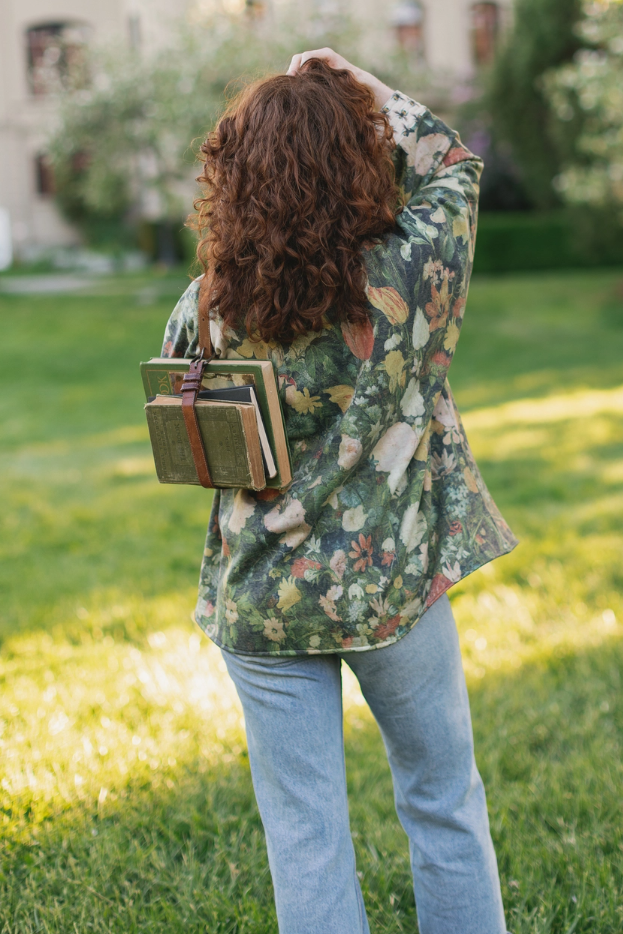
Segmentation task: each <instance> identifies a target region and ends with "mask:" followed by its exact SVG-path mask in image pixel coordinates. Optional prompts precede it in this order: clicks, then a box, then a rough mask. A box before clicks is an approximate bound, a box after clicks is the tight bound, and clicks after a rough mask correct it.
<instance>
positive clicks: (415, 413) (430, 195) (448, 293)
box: [292, 92, 482, 524]
mask: <svg viewBox="0 0 623 934" xmlns="http://www.w3.org/2000/svg"><path fill="white" fill-rule="evenodd" d="M384 111H385V112H386V113H387V115H388V117H389V120H390V122H391V124H392V126H393V128H394V137H395V142H396V152H395V156H394V158H395V164H396V169H397V178H398V182H399V185H400V187H401V191H402V192H403V201H404V208H403V210H402V211H401V213H400V214H399V215H398V217H397V222H396V228H395V231H394V232H393V233H392V234H390V236H389V237H388V238H387V239H386V240H385V241H384V242H382V243H379V244H377V245H376V246H374V247H373V248H372V249H371V250H370V251H369V252H368V254H367V257H366V267H367V271H368V299H369V302H370V305H371V306H372V307H371V309H370V311H371V320H370V325H369V329H368V331H367V333H366V332H365V329H363V332H362V331H360V332H358V333H353V332H352V330H350V329H349V327H348V326H347V327H346V330H345V331H344V328H343V331H344V336H345V338H346V341H347V343H348V344H349V346H350V348H351V350H352V351H353V353H355V355H356V356H359V357H360V359H362V360H363V361H364V362H363V363H362V365H361V367H360V369H359V375H358V378H357V385H356V386H355V391H354V394H353V398H352V402H351V404H350V405H349V407H348V408H347V409H346V411H345V413H344V416H343V418H342V420H341V424H340V429H339V431H338V432H337V434H336V433H334V434H333V435H332V437H325V438H322V439H319V445H318V447H319V450H318V451H317V452H316V453H315V456H314V457H312V458H309V459H308V460H307V464H308V465H309V467H308V471H307V473H306V476H299V477H297V480H296V481H295V484H294V486H295V489H294V490H293V492H292V495H295V494H297V495H298V500H299V503H300V504H301V507H302V508H303V510H304V512H305V514H306V515H309V517H310V518H311V519H312V520H313V521H315V519H316V518H317V516H318V512H319V510H320V509H321V508H322V507H323V506H324V505H325V504H326V503H327V502H329V503H331V504H332V505H334V508H335V504H336V502H337V499H336V497H337V496H338V495H340V491H341V490H342V488H343V486H344V483H345V481H346V480H347V479H348V478H349V476H350V474H351V473H352V471H353V470H354V469H355V468H356V469H357V472H358V473H359V474H361V472H362V471H363V472H364V473H365V472H370V473H371V474H373V475H376V476H377V477H378V479H379V481H380V478H381V477H380V476H379V474H380V475H381V476H384V477H385V479H386V481H387V484H388V487H389V491H390V493H391V494H392V495H393V494H394V493H396V492H397V491H398V492H399V491H400V486H401V483H402V482H403V480H402V478H403V477H404V475H405V472H406V471H407V469H408V466H409V464H410V463H411V462H412V460H413V459H414V458H415V460H416V461H420V462H422V461H426V460H427V459H428V455H429V437H430V430H429V429H430V426H431V421H432V419H433V415H434V412H435V408H436V406H437V404H438V402H440V396H441V393H442V389H443V388H444V384H445V382H446V375H447V372H448V368H449V366H450V363H451V360H452V357H453V355H454V351H455V348H456V344H457V341H458V338H459V334H460V330H461V325H462V321H463V311H464V308H465V300H466V296H467V288H468V284H469V277H470V273H471V267H472V260H473V250H474V240H475V234H476V215H477V199H478V180H479V177H480V173H481V171H482V162H481V160H480V159H479V158H478V157H477V156H474V155H473V154H472V153H470V152H469V151H468V150H467V149H466V148H465V147H464V146H463V145H462V143H461V141H460V139H459V136H458V134H457V133H456V132H455V131H454V130H451V129H450V128H449V127H447V126H446V125H445V124H444V123H443V122H442V121H441V120H439V119H438V118H437V117H435V116H433V114H431V112H430V111H429V110H427V109H426V108H425V107H423V106H422V105H421V104H417V103H416V102H415V101H412V100H410V99H409V98H407V97H405V96H404V95H402V94H400V93H398V92H397V93H395V94H394V95H393V96H392V98H391V99H390V101H388V103H387V105H386V106H385V108H384ZM440 404H441V403H440ZM364 464H365V467H364ZM422 466H423V465H422ZM320 477H322V482H320V481H319V478H320ZM327 492H328V493H329V496H328V498H327ZM321 495H322V496H323V498H322V499H321V498H320V497H321ZM344 495H346V494H345V493H344V494H343V495H342V498H343V496H344ZM307 521H309V520H307ZM312 524H313V522H312Z"/></svg>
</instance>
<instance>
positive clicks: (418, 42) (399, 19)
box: [391, 0, 424, 56]
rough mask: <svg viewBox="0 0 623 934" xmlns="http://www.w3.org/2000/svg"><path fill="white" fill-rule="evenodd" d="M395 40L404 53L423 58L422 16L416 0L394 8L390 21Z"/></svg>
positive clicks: (405, 0) (406, 0)
mask: <svg viewBox="0 0 623 934" xmlns="http://www.w3.org/2000/svg"><path fill="white" fill-rule="evenodd" d="M391 23H392V26H393V27H394V31H395V34H396V40H397V42H398V45H399V46H400V48H401V49H404V50H405V52H410V53H412V54H415V55H418V56H423V54H424V34H423V24H424V14H423V12H422V7H421V6H420V4H419V3H417V2H416V0H404V2H403V3H400V4H399V5H398V6H397V7H395V8H394V11H393V13H392V19H391Z"/></svg>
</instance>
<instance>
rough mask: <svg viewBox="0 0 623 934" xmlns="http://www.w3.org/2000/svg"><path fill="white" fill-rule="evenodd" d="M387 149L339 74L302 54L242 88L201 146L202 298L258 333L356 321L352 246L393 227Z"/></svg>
mask: <svg viewBox="0 0 623 934" xmlns="http://www.w3.org/2000/svg"><path fill="white" fill-rule="evenodd" d="M392 147H393V142H392V131H391V128H390V125H389V122H388V120H387V118H386V117H385V115H384V114H382V113H379V112H378V111H377V110H376V108H375V102H374V97H373V95H372V93H371V91H370V90H369V89H368V88H367V87H365V86H364V85H362V84H360V82H358V81H357V80H356V79H355V77H354V76H353V75H352V74H351V73H350V72H349V71H342V70H336V69H333V68H330V67H329V66H328V65H327V64H326V63H325V62H322V61H320V60H312V61H310V62H309V63H307V64H306V67H305V69H304V70H303V71H302V72H301V73H299V74H297V75H296V76H294V77H289V76H287V75H275V76H272V77H268V78H264V79H262V80H259V81H256V82H255V83H253V84H251V85H249V86H247V87H246V88H244V89H243V90H242V91H241V92H240V94H238V96H237V97H236V98H235V99H233V100H232V101H231V102H230V104H229V106H228V107H227V109H226V111H225V113H224V114H223V116H222V117H221V119H220V120H219V122H218V124H217V126H216V128H215V129H214V131H213V132H212V133H210V135H209V136H208V138H207V139H206V141H205V142H204V143H203V144H202V146H201V153H202V158H203V160H204V167H203V171H202V173H201V175H200V176H199V178H198V181H199V182H200V183H201V185H202V188H203V197H201V198H198V199H197V201H196V202H195V210H196V212H197V213H196V214H195V216H194V222H193V226H195V227H197V228H198V229H199V232H200V235H201V237H202V239H201V240H200V242H199V245H198V248H197V256H198V258H199V260H200V262H201V264H202V266H203V268H204V272H205V276H204V279H203V286H204V287H203V288H202V290H201V301H202V302H203V303H204V306H203V307H204V308H205V307H206V305H207V307H208V308H210V309H217V308H218V311H219V314H220V316H221V317H222V319H223V321H224V322H225V324H226V325H228V326H230V327H232V328H236V327H240V326H241V325H244V327H245V328H246V331H247V333H248V334H249V336H250V337H251V338H253V339H258V340H259V339H261V340H264V341H270V340H278V341H288V340H292V339H293V338H294V337H296V335H298V334H303V333H305V332H306V331H310V330H311V331H318V330H320V329H321V328H322V327H323V324H324V323H325V322H326V320H331V319H333V320H339V321H348V322H350V323H351V324H355V325H356V324H360V323H362V322H363V321H364V320H365V319H366V317H367V311H366V294H365V286H366V275H365V268H364V262H363V256H362V250H363V249H364V248H366V247H368V246H370V245H371V244H372V243H374V242H378V241H379V240H380V239H381V238H382V237H383V236H384V235H385V234H387V233H388V232H389V231H390V230H392V228H393V227H394V225H395V219H396V212H397V206H398V189H397V186H396V183H395V176H394V167H393V162H392V158H391V150H392ZM206 283H207V286H206Z"/></svg>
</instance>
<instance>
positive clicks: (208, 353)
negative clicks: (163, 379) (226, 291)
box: [197, 272, 214, 360]
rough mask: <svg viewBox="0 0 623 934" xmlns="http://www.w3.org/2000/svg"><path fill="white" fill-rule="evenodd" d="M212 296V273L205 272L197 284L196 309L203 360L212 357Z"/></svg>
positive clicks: (200, 351)
mask: <svg viewBox="0 0 623 934" xmlns="http://www.w3.org/2000/svg"><path fill="white" fill-rule="evenodd" d="M211 294H212V273H211V272H206V273H204V274H203V276H202V277H201V282H200V284H199V305H198V309H197V313H198V317H199V335H198V336H199V354H200V355H201V356H202V357H203V359H204V360H210V359H211V358H212V357H213V356H214V348H213V347H212V337H211V335H210V295H211Z"/></svg>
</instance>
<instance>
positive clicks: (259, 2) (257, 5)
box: [244, 0, 266, 19]
mask: <svg viewBox="0 0 623 934" xmlns="http://www.w3.org/2000/svg"><path fill="white" fill-rule="evenodd" d="M244 10H245V13H246V14H247V16H250V17H252V18H253V19H262V18H263V17H264V16H265V14H266V3H264V2H263V0H245V4H244Z"/></svg>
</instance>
